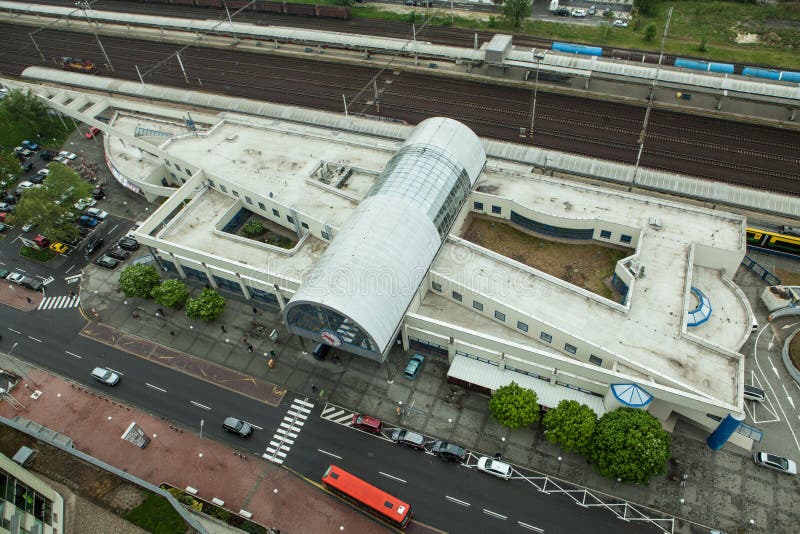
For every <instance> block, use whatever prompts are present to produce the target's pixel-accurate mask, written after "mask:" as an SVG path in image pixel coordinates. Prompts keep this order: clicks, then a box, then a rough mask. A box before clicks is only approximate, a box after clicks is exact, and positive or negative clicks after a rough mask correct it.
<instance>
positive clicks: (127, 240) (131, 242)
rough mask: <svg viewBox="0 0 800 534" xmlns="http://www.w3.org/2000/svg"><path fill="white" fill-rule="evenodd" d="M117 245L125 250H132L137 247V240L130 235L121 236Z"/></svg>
mask: <svg viewBox="0 0 800 534" xmlns="http://www.w3.org/2000/svg"><path fill="white" fill-rule="evenodd" d="M117 245H118V246H119V247H121V248H124V249H125V250H130V251H134V250H136V249H138V248H139V242H138V241H136V240H135V239H134V238H132V237H123V238H122V239H120V240H119V243H117Z"/></svg>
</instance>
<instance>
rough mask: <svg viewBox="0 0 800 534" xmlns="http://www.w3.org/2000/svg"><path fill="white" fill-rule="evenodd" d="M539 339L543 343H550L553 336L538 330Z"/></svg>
mask: <svg viewBox="0 0 800 534" xmlns="http://www.w3.org/2000/svg"><path fill="white" fill-rule="evenodd" d="M539 339H541V340H542V341H544V342H545V343H550V342H552V341H553V336H551V335H550V334H548V333H547V332H540V333H539Z"/></svg>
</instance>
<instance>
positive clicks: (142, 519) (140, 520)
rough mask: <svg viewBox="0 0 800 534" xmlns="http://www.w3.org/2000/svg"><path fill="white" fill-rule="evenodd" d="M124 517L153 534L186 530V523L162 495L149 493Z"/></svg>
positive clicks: (172, 533) (173, 533)
mask: <svg viewBox="0 0 800 534" xmlns="http://www.w3.org/2000/svg"><path fill="white" fill-rule="evenodd" d="M125 519H127V520H128V521H130V522H131V523H133V524H134V525H137V526H139V527H141V528H143V529H145V530H146V531H148V532H153V533H154V534H180V533H183V532H186V523H184V521H183V519H182V518H181V516H180V515H179V514H178V512H176V511H175V509H174V508H173V507H172V506H171V505H170V504H169V501H167V500H166V499H165V498H164V497H162V496H160V495H156V494H154V493H151V494H149V495H148V496H147V498H146V499H145V500H144V502H142V504H140V505H139V506H137V507H136V508H134V509H133V510H131V511H130V512H128V513H127V514H125Z"/></svg>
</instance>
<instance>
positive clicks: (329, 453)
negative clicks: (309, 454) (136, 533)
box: [317, 449, 342, 460]
mask: <svg viewBox="0 0 800 534" xmlns="http://www.w3.org/2000/svg"><path fill="white" fill-rule="evenodd" d="M317 450H318V451H319V452H321V453H322V454H327V455H328V456H330V457H331V458H336V459H337V460H341V459H342V457H341V456H336V455H335V454H333V453H332V452H328V451H323V450H322V449H317Z"/></svg>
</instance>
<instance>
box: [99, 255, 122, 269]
mask: <svg viewBox="0 0 800 534" xmlns="http://www.w3.org/2000/svg"><path fill="white" fill-rule="evenodd" d="M97 265H99V266H100V267H105V268H106V269H116V268H117V265H119V260H117V259H114V258H112V257H111V256H108V255H103V256H101V257H100V258H99V259H98V260H97Z"/></svg>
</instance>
